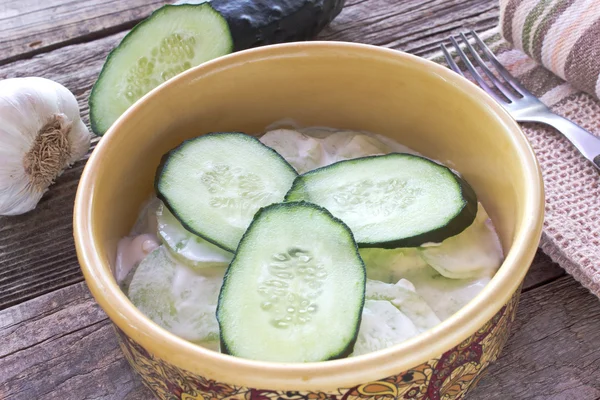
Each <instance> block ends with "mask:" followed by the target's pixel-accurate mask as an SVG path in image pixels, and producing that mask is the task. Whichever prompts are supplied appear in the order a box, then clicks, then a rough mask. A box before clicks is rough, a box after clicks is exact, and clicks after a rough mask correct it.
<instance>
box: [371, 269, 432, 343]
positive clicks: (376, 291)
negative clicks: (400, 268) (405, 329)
mask: <svg viewBox="0 0 600 400" xmlns="http://www.w3.org/2000/svg"><path fill="white" fill-rule="evenodd" d="M365 298H366V299H369V300H387V301H389V302H390V303H392V304H393V305H394V306H396V307H397V308H398V309H399V310H400V311H402V313H403V314H404V315H406V316H407V317H408V318H409V319H410V320H411V321H412V323H413V324H414V325H415V326H416V327H417V330H418V331H419V332H424V331H426V330H428V329H429V328H433V327H434V326H436V325H437V324H439V323H440V322H441V321H440V319H439V318H438V316H437V315H435V313H434V312H433V310H432V309H431V307H429V305H428V304H427V303H426V302H425V300H424V299H423V298H422V297H421V296H419V294H417V292H416V290H415V287H414V285H413V284H412V283H410V282H409V281H407V280H406V279H401V280H399V281H398V283H396V284H395V285H392V284H390V283H384V282H380V281H374V280H371V279H367V287H366V292H365Z"/></svg>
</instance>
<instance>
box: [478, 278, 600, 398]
mask: <svg viewBox="0 0 600 400" xmlns="http://www.w3.org/2000/svg"><path fill="white" fill-rule="evenodd" d="M599 332H600V301H599V300H598V298H597V297H595V296H594V295H592V294H591V293H589V292H588V291H587V290H586V289H585V288H583V287H582V286H580V285H579V284H578V283H577V282H575V281H574V280H573V279H572V278H571V277H563V278H560V279H558V280H557V281H555V282H553V283H551V284H548V285H545V286H542V287H540V288H538V289H534V290H531V291H529V292H527V293H525V294H524V295H523V296H522V299H521V303H520V305H519V312H518V315H517V319H516V323H515V326H514V334H513V336H512V337H511V338H510V340H509V342H508V346H507V347H506V349H505V351H504V352H503V353H502V355H501V356H500V359H499V360H498V361H497V362H496V364H494V365H493V366H491V367H490V369H489V371H488V377H487V378H485V379H483V380H482V381H481V382H480V384H479V387H477V388H476V390H475V391H474V393H473V396H472V398H473V399H481V400H484V399H485V400H505V399H519V400H520V399H528V400H592V399H599V398H600V379H599V378H598V377H600V334H599Z"/></svg>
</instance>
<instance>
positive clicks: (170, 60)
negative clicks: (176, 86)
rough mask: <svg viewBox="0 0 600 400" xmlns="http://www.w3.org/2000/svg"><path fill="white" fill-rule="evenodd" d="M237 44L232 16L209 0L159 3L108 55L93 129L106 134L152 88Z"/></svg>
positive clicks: (95, 97)
mask: <svg viewBox="0 0 600 400" xmlns="http://www.w3.org/2000/svg"><path fill="white" fill-rule="evenodd" d="M232 50H233V40H232V39H231V33H230V32H229V26H228V25H227V21H226V20H225V18H223V16H221V15H220V14H219V13H218V12H216V11H215V10H214V9H213V8H212V7H211V6H210V5H209V4H208V3H207V4H201V5H178V6H175V5H165V6H163V7H161V8H159V9H158V10H156V11H155V12H154V13H152V15H151V16H150V17H149V18H147V19H146V20H144V21H143V22H141V23H140V24H138V25H136V26H135V28H133V29H132V30H131V32H129V33H128V34H127V35H126V36H125V37H124V38H123V40H122V41H121V43H120V44H119V46H117V47H116V48H115V49H114V50H113V51H111V53H110V54H109V55H108V58H107V59H106V62H105V64H104V66H103V67H102V71H101V72H100V76H99V77H98V80H97V81H96V83H95V84H94V87H93V88H92V92H91V94H90V99H89V105H90V123H91V127H92V131H94V133H96V134H97V135H103V134H104V133H105V132H106V131H107V130H108V128H110V126H111V125H112V124H113V122H115V121H116V119H117V118H118V117H119V116H121V114H123V112H125V110H127V108H129V106H131V105H132V104H133V103H134V102H135V101H136V100H138V99H139V98H140V97H142V96H143V95H145V94H146V93H148V92H149V91H150V90H152V89H154V88H155V87H157V86H158V85H160V84H161V83H163V82H165V81H167V80H169V79H170V78H172V77H174V76H175V75H177V74H179V73H181V72H183V71H185V70H186V69H188V68H191V67H193V66H196V65H199V64H201V63H203V62H205V61H208V60H211V59H213V58H217V57H219V56H222V55H225V54H228V53H230V52H231V51H232Z"/></svg>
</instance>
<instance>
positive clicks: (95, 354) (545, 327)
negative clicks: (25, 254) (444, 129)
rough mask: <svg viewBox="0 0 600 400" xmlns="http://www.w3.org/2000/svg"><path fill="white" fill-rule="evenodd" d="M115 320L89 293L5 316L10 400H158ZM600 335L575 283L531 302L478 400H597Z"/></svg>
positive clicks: (53, 297) (596, 317)
mask: <svg viewBox="0 0 600 400" xmlns="http://www.w3.org/2000/svg"><path fill="white" fill-rule="evenodd" d="M105 318H106V317H105V315H104V313H103V312H102V311H101V310H100V308H99V307H98V306H97V305H96V303H95V302H94V300H93V299H92V298H91V296H90V294H89V292H88V290H87V288H86V286H85V285H84V284H83V283H78V284H75V285H72V286H69V287H67V288H63V289H60V290H57V291H55V292H53V293H50V294H47V295H45V296H41V297H38V298H36V299H34V300H31V301H28V302H26V303H23V304H20V305H18V306H15V307H12V308H9V309H7V310H4V311H0V343H6V344H7V347H4V348H1V349H0V398H6V399H11V400H21V399H22V400H25V399H37V398H43V399H67V398H69V399H71V398H73V399H74V398H77V399H88V398H93V399H123V398H130V399H134V398H135V399H148V398H150V395H149V393H148V392H147V391H146V389H144V388H143V387H142V386H141V384H140V382H139V380H138V379H137V377H135V376H134V374H133V372H132V371H131V370H130V368H129V366H128V365H127V362H126V361H125V360H124V358H123V357H122V356H121V354H120V353H119V349H118V345H117V343H116V338H115V336H114V332H113V330H112V327H111V326H110V324H109V322H108V321H107V320H106V319H105ZM598 331H600V301H599V300H598V299H597V298H596V297H594V296H593V295H592V294H590V293H589V292H588V291H586V290H585V289H583V288H582V287H581V286H580V285H579V284H578V283H577V282H575V281H574V280H573V279H572V278H571V277H569V276H565V277H562V278H560V279H558V280H556V281H555V282H552V283H550V284H547V285H545V286H542V287H538V288H535V289H532V290H529V291H527V292H525V293H524V294H523V295H522V299H521V304H520V306H519V312H518V314H517V320H516V324H515V328H514V334H513V336H512V338H511V339H510V340H509V343H508V346H507V348H506V349H505V350H504V352H503V355H502V356H501V358H500V359H499V360H498V361H497V363H496V364H494V365H493V366H492V367H491V368H490V370H489V373H488V376H487V377H486V378H484V379H483V380H482V381H481V382H480V384H479V387H478V388H477V389H476V391H475V392H474V393H473V395H472V396H470V397H469V398H470V399H473V400H495V399H498V400H504V399H507V398H513V399H519V400H521V399H539V400H559V399H574V400H593V399H597V398H598V397H599V396H600V380H598V379H597V377H598V376H599V374H600V335H598ZM48 371H51V373H48ZM128 396H130V397H128Z"/></svg>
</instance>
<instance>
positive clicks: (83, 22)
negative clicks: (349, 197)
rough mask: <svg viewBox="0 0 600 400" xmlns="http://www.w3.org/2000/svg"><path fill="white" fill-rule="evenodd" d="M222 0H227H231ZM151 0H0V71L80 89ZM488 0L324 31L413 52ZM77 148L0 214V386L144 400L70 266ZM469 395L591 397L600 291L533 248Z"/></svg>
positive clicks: (0, 393) (404, 10)
mask: <svg viewBox="0 0 600 400" xmlns="http://www.w3.org/2000/svg"><path fill="white" fill-rule="evenodd" d="M232 1H235V0H232ZM162 3H164V1H159V0H127V1H119V0H86V1H72V0H45V1H39V0H0V78H11V77H20V76H42V77H46V78H50V79H53V80H56V81H58V82H60V83H62V84H64V85H65V86H66V87H68V88H69V89H70V90H71V91H73V92H74V93H75V95H76V96H77V98H78V100H79V104H80V106H81V109H82V112H83V116H84V120H85V121H86V122H87V113H88V107H87V97H88V95H89V92H90V89H91V86H92V84H93V82H94V80H95V79H96V77H97V75H98V72H99V70H100V68H101V66H102V63H103V61H104V59H105V57H106V55H107V53H108V52H109V51H110V50H111V49H112V48H113V47H114V46H115V45H116V44H117V43H118V42H119V40H120V39H121V38H122V37H123V36H124V34H125V33H126V32H127V30H128V29H130V28H131V27H132V26H133V25H134V24H135V23H136V22H138V21H139V20H140V19H142V18H144V17H145V16H147V15H148V14H149V13H150V12H151V11H152V10H153V9H155V8H157V7H158V6H159V5H161V4H162ZM497 19H498V7H497V1H495V0H347V5H346V8H345V9H344V11H343V13H342V14H341V15H340V16H339V17H338V18H337V19H336V21H334V23H333V24H332V25H331V26H330V27H329V28H327V30H326V31H325V32H323V34H322V36H321V37H322V38H323V39H331V40H344V41H358V42H363V43H370V44H376V45H380V46H386V47H391V48H394V49H398V50H404V51H408V52H411V53H413V54H417V55H423V56H426V55H427V54H430V53H431V51H432V50H434V49H435V48H436V46H437V44H438V43H439V42H440V41H442V40H444V39H445V38H447V37H448V35H450V34H452V33H457V32H460V31H462V30H465V29H476V30H478V31H481V30H485V29H489V28H491V27H493V26H495V25H496V23H497ZM84 165H85V160H83V161H80V162H78V163H76V164H75V166H74V167H73V168H72V169H70V170H68V171H67V172H66V173H65V174H63V176H61V177H60V178H59V179H58V180H57V182H56V184H55V185H54V186H53V187H52V188H51V190H50V191H49V192H48V194H47V195H46V196H45V197H44V199H43V200H42V202H41V203H40V204H39V206H38V208H37V209H36V210H35V211H33V212H31V213H29V214H27V215H23V216H19V217H12V218H6V217H0V399H23V400H25V399H28V400H32V399H44V400H46V399H60V400H65V399H74V400H81V399H149V398H151V394H150V393H149V392H148V391H146V389H145V388H143V386H142V385H141V383H140V381H139V380H138V379H137V377H136V376H134V374H133V373H132V371H131V370H130V369H129V367H128V365H127V364H126V361H125V360H124V359H123V357H122V356H121V353H120V351H119V349H118V347H117V343H116V340H115V337H114V333H113V330H112V328H111V326H110V323H109V321H108V320H107V318H106V315H105V314H104V313H103V312H102V310H101V309H100V308H99V307H98V306H97V305H96V303H95V302H94V300H93V299H92V298H91V296H90V294H89V292H88V290H87V288H86V286H85V284H84V283H83V282H82V276H81V273H80V270H79V266H78V263H77V259H76V256H75V249H74V245H73V239H72V225H71V213H72V210H73V200H74V197H75V190H76V187H77V183H78V180H79V176H80V174H81V171H82V169H83V167H84ZM469 398H470V399H486V400H493V399H502V400H504V399H516V400H520V399H540V400H542V399H543V400H549V399H573V400H591V399H599V398H600V302H599V301H598V299H597V298H595V297H594V296H592V295H591V294H590V293H589V292H587V291H586V290H585V289H583V288H582V287H581V286H579V285H578V284H577V282H575V281H574V280H573V279H572V278H571V277H570V276H567V275H565V273H564V271H563V270H562V269H561V268H560V267H559V266H558V265H556V264H553V263H552V262H551V261H550V260H549V259H548V258H547V257H546V256H544V255H543V254H541V253H539V254H538V256H537V257H536V260H535V262H534V264H533V266H532V268H531V271H530V272H529V275H528V276H527V279H526V281H525V285H524V289H523V295H522V300H521V305H520V308H519V313H518V317H517V321H516V325H515V328H514V335H513V336H512V338H511V339H510V341H509V344H508V346H507V348H506V349H505V350H504V352H503V355H502V356H501V358H500V359H499V360H498V362H497V363H496V364H495V365H494V366H493V367H492V368H490V370H489V373H488V376H487V377H486V378H485V379H483V380H482V381H481V383H480V384H479V387H478V388H477V389H476V390H475V391H474V392H473V393H472V395H471V396H470V397H469Z"/></svg>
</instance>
